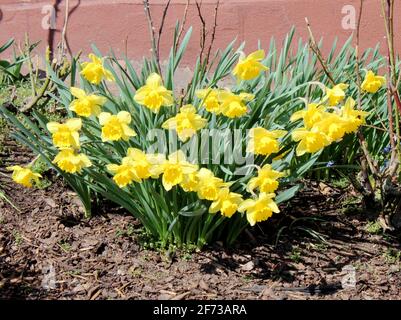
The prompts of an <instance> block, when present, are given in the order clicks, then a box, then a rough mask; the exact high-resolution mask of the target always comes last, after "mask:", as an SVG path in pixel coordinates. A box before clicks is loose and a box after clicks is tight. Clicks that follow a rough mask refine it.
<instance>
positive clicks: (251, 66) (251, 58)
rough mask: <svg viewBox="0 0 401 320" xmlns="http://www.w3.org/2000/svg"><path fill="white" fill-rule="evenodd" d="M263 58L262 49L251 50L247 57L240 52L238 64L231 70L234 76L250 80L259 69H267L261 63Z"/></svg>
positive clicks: (255, 75)
mask: <svg viewBox="0 0 401 320" xmlns="http://www.w3.org/2000/svg"><path fill="white" fill-rule="evenodd" d="M264 58H265V52H264V50H257V51H255V52H252V53H251V54H249V55H248V56H247V57H246V56H245V55H244V54H242V55H241V56H240V58H239V62H238V64H237V65H236V66H235V68H234V70H233V74H234V76H236V77H237V78H238V79H240V80H251V79H253V78H256V77H257V76H258V75H259V74H260V72H261V71H265V70H268V69H269V68H268V67H266V66H264V65H263V64H262V63H261V61H262V60H263V59H264Z"/></svg>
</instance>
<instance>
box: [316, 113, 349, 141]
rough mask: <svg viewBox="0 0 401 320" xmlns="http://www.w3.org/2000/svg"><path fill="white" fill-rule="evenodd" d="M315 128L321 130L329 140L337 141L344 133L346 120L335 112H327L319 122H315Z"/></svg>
mask: <svg viewBox="0 0 401 320" xmlns="http://www.w3.org/2000/svg"><path fill="white" fill-rule="evenodd" d="M315 126H316V129H317V130H319V131H321V132H323V133H324V134H325V135H326V136H327V138H328V139H329V141H330V142H334V141H339V140H341V139H342V138H343V137H344V135H345V129H346V121H345V120H344V119H343V118H342V117H340V116H339V115H337V114H335V113H328V114H327V116H326V117H325V118H324V119H323V120H322V121H320V122H318V123H316V125H315Z"/></svg>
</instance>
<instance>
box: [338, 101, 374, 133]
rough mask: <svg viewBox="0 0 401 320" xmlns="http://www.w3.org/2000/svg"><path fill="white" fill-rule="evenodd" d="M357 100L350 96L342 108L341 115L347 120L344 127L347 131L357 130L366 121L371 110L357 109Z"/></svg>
mask: <svg viewBox="0 0 401 320" xmlns="http://www.w3.org/2000/svg"><path fill="white" fill-rule="evenodd" d="M355 104H356V103H355V100H354V99H352V98H348V99H347V101H346V102H345V105H344V106H343V107H342V108H341V116H342V119H343V120H344V121H345V124H344V128H345V132H346V133H351V132H356V131H357V130H358V128H359V127H360V126H361V125H362V124H364V123H365V118H366V117H367V116H368V115H369V112H366V111H361V110H355V109H354V107H355Z"/></svg>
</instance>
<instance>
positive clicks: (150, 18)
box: [143, 0, 161, 75]
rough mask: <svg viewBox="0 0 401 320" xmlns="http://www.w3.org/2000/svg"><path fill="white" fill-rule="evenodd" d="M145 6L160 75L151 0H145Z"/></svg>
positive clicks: (159, 69)
mask: <svg viewBox="0 0 401 320" xmlns="http://www.w3.org/2000/svg"><path fill="white" fill-rule="evenodd" d="M143 7H144V10H145V15H146V20H147V21H148V28H149V34H150V40H151V45H152V53H153V57H154V59H155V60H156V65H157V69H158V70H157V71H158V73H159V75H161V67H160V61H159V59H158V56H159V52H158V51H157V42H156V35H155V28H154V25H153V19H152V14H151V12H150V7H149V0H143Z"/></svg>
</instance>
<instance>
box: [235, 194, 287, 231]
mask: <svg viewBox="0 0 401 320" xmlns="http://www.w3.org/2000/svg"><path fill="white" fill-rule="evenodd" d="M274 197H275V194H274V193H261V194H260V195H259V197H258V198H257V199H255V200H254V199H247V200H245V201H243V202H242V203H241V204H240V206H239V208H238V211H239V212H246V218H247V220H248V222H249V224H250V225H251V226H254V225H255V224H256V223H258V222H262V221H265V220H267V219H269V218H270V217H271V216H272V215H273V212H274V213H279V212H280V210H279V208H278V206H277V204H276V203H275V202H274V200H273V198H274Z"/></svg>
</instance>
